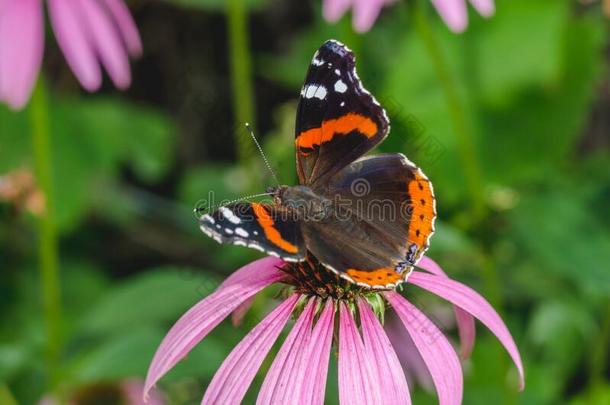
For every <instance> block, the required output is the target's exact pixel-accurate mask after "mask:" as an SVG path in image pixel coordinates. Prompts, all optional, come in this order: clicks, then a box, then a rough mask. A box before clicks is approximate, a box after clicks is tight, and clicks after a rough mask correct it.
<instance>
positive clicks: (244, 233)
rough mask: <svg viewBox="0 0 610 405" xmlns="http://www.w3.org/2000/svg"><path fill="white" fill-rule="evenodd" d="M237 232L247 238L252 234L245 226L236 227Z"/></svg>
mask: <svg viewBox="0 0 610 405" xmlns="http://www.w3.org/2000/svg"><path fill="white" fill-rule="evenodd" d="M235 234H236V235H237V236H241V237H242V238H247V237H248V236H250V234H249V233H248V232H246V230H245V229H244V228H235Z"/></svg>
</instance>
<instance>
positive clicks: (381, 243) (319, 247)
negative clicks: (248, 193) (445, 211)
mask: <svg viewBox="0 0 610 405" xmlns="http://www.w3.org/2000/svg"><path fill="white" fill-rule="evenodd" d="M389 128H390V125H389V120H388V118H387V116H386V114H385V111H384V110H383V108H382V107H381V106H380V105H379V103H378V102H377V101H376V100H375V98H374V97H373V96H372V95H371V94H370V93H369V92H368V91H367V90H365V89H364V87H363V86H362V83H361V81H360V79H359V78H358V75H357V73H356V69H355V59H354V55H353V53H352V52H351V51H350V50H349V49H347V47H345V46H344V45H343V44H341V43H339V42H337V41H334V40H330V41H327V42H326V43H324V44H323V45H322V47H321V48H320V49H319V50H318V51H317V52H316V54H315V55H314V57H313V60H312V63H311V65H310V67H309V71H308V73H307V77H306V79H305V84H304V86H303V90H302V91H301V97H300V102H299V106H298V109H297V121H296V126H295V129H296V133H295V150H296V162H297V174H298V177H299V183H300V184H299V185H296V186H280V187H277V188H274V189H271V190H270V191H271V193H272V195H273V203H272V204H262V203H245V202H244V203H236V204H231V205H228V206H225V207H221V208H220V209H219V210H217V211H215V212H213V213H211V214H206V215H204V216H202V217H201V218H200V221H199V224H200V228H201V229H202V230H203V232H205V233H206V234H208V235H209V236H211V237H213V238H214V239H216V240H217V241H219V242H221V243H231V244H236V245H244V246H248V247H252V248H255V249H258V250H261V251H264V252H266V253H267V254H270V255H275V256H278V257H281V258H283V259H284V260H286V261H292V262H300V261H304V260H307V259H309V260H312V259H315V260H317V261H318V262H319V263H321V264H322V265H323V266H324V267H325V268H326V269H328V270H330V271H333V272H335V273H337V274H339V275H340V276H341V277H343V278H345V279H347V280H349V281H350V282H352V283H355V284H358V285H360V286H363V287H369V288H381V289H383V288H392V287H394V286H396V285H397V284H399V283H400V282H402V281H404V280H405V278H406V276H407V275H408V274H409V272H410V270H411V269H412V268H413V266H414V265H415V264H416V263H417V261H418V260H419V258H420V257H421V256H422V255H423V253H424V252H425V250H426V249H427V247H428V245H429V238H430V236H431V235H432V234H433V232H434V220H435V218H436V208H435V198H434V193H433V189H432V185H431V183H430V182H429V180H428V179H427V178H426V176H425V175H424V174H423V172H422V171H421V170H420V169H419V168H417V167H416V166H415V165H414V164H413V163H412V162H411V161H409V160H408V159H407V158H406V157H405V156H404V155H402V154H400V153H385V154H377V155H367V156H365V154H366V153H367V152H368V151H370V150H371V149H373V148H374V147H375V146H377V145H378V144H379V143H381V142H382V141H383V139H385V137H386V136H387V135H388V132H389Z"/></svg>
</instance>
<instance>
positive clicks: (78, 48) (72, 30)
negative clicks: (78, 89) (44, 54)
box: [48, 0, 102, 91]
mask: <svg viewBox="0 0 610 405" xmlns="http://www.w3.org/2000/svg"><path fill="white" fill-rule="evenodd" d="M48 4H49V14H50V16H51V24H52V26H53V31H54V32H55V37H56V38H57V42H58V43H59V46H60V48H61V50H62V51H63V53H64V56H65V57H66V61H67V62H68V65H70V68H71V69H72V72H74V75H76V78H77V79H78V81H79V82H80V84H81V85H82V86H83V87H84V88H85V89H86V90H89V91H95V90H97V89H99V87H100V86H101V85H102V73H101V70H100V66H99V64H98V63H97V59H96V56H95V49H94V47H93V46H92V45H91V44H90V43H89V40H88V37H89V34H88V29H87V26H86V24H84V23H83V21H82V16H81V15H80V12H79V8H80V7H77V3H76V2H75V1H74V0H72V1H66V0H48Z"/></svg>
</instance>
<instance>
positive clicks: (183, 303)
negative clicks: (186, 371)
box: [81, 268, 219, 334]
mask: <svg viewBox="0 0 610 405" xmlns="http://www.w3.org/2000/svg"><path fill="white" fill-rule="evenodd" d="M218 284H219V281H218V280H214V279H212V278H210V277H205V276H203V275H200V274H197V273H196V272H194V271H192V270H188V269H177V268H161V269H157V270H152V271H149V272H146V273H142V274H139V275H137V276H134V277H132V278H131V279H129V280H126V281H124V282H123V283H121V284H120V285H117V286H116V287H115V288H111V289H110V290H108V292H107V293H106V295H104V296H103V297H102V298H101V299H100V300H99V301H98V302H97V303H96V304H94V305H93V306H92V308H91V310H90V311H89V312H88V313H87V314H86V315H85V316H84V317H83V323H82V325H81V332H83V333H87V334H91V333H92V334H112V333H117V332H123V333H124V332H129V331H130V330H131V329H132V328H133V325H134V324H137V325H138V326H139V327H141V326H145V325H150V326H154V325H165V324H168V323H171V322H174V321H175V320H177V319H178V317H179V316H180V315H182V314H183V313H184V312H186V310H187V309H188V308H189V307H191V306H193V305H194V304H195V303H197V302H198V301H199V300H201V299H203V298H204V297H205V296H207V295H209V294H210V293H211V292H212V291H213V290H214V289H215V288H216V286H217V285H218Z"/></svg>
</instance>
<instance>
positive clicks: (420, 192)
mask: <svg viewBox="0 0 610 405" xmlns="http://www.w3.org/2000/svg"><path fill="white" fill-rule="evenodd" d="M409 196H410V197H411V205H412V207H413V211H412V214H411V221H410V222H409V241H410V242H412V243H416V244H417V245H418V247H419V248H422V247H424V246H425V245H426V243H427V242H428V236H430V234H431V233H432V232H433V229H432V221H434V217H435V215H436V214H435V212H434V196H433V194H432V188H431V186H430V182H429V181H428V179H426V178H425V177H424V176H423V175H422V174H421V173H420V172H419V171H417V172H416V173H415V178H414V179H413V180H411V181H410V182H409Z"/></svg>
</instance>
